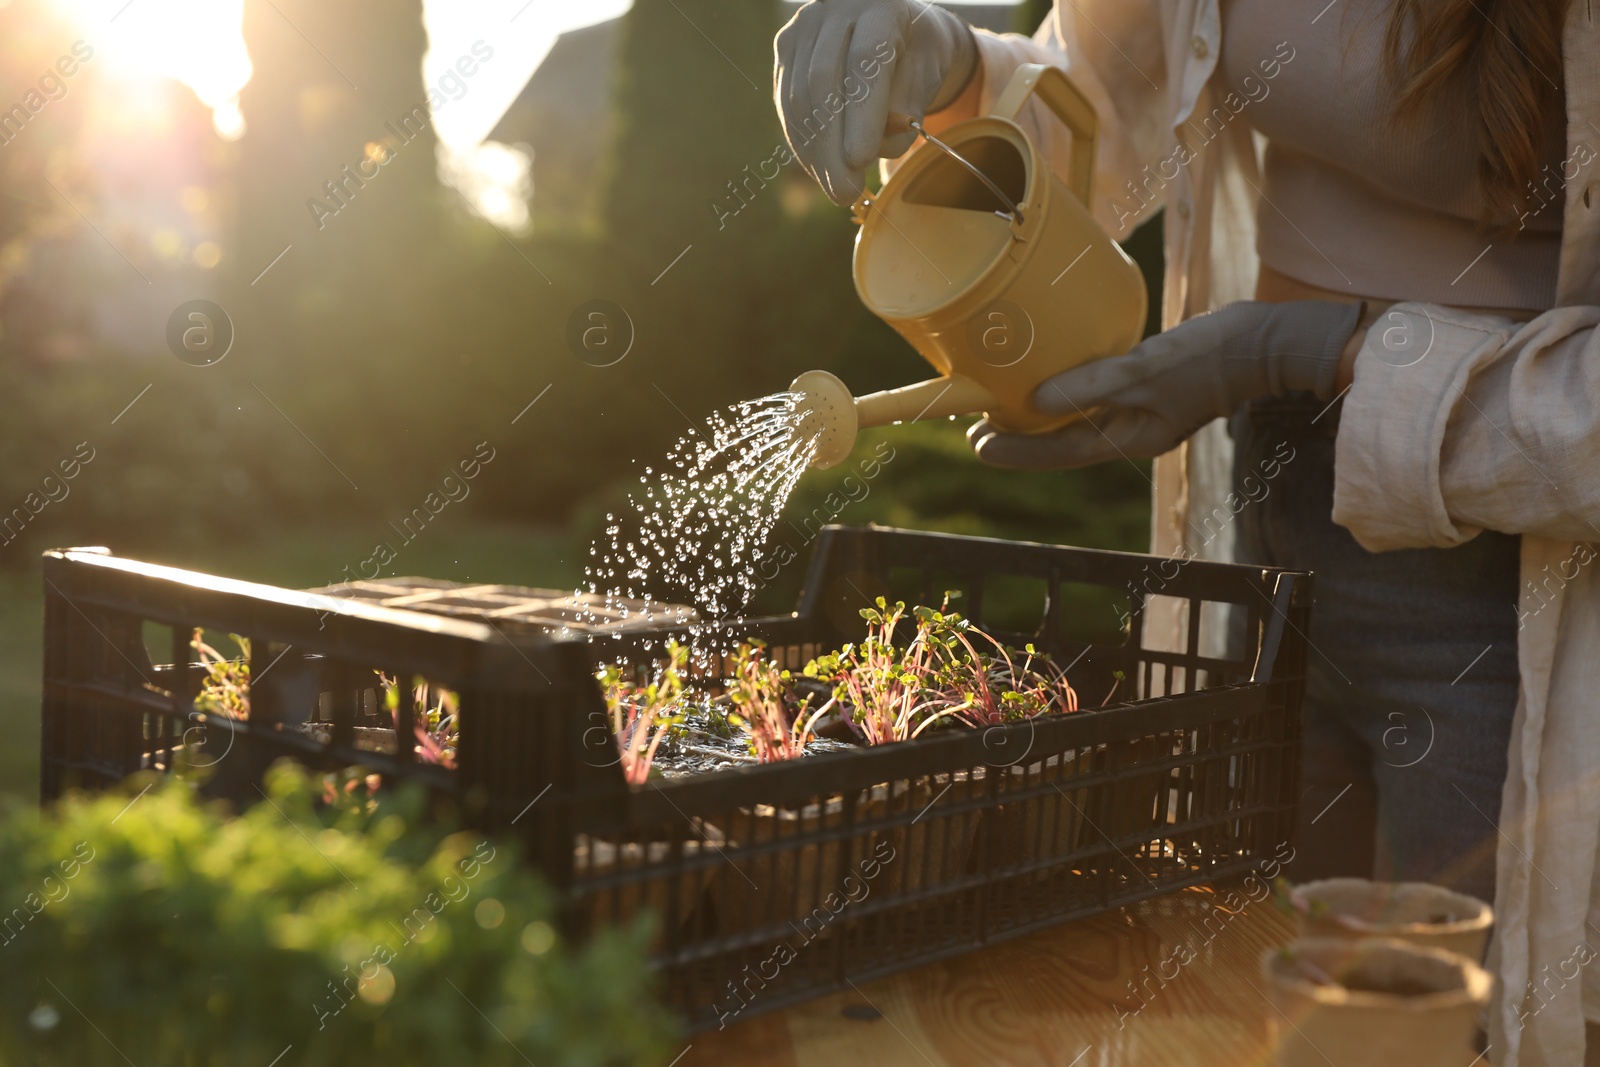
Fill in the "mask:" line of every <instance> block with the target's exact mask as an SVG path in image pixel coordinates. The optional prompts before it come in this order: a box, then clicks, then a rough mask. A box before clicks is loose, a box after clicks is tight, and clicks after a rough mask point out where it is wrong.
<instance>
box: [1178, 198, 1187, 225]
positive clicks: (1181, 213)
mask: <svg viewBox="0 0 1600 1067" xmlns="http://www.w3.org/2000/svg"><path fill="white" fill-rule="evenodd" d="M1178 217H1179V218H1180V219H1184V220H1187V219H1188V218H1189V201H1188V200H1179V201H1178Z"/></svg>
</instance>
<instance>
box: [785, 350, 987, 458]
mask: <svg viewBox="0 0 1600 1067" xmlns="http://www.w3.org/2000/svg"><path fill="white" fill-rule="evenodd" d="M789 388H790V390H791V391H792V392H795V393H799V394H800V400H799V402H798V404H797V410H798V411H799V413H800V416H801V422H800V432H801V433H802V434H805V435H815V436H816V438H817V451H816V455H815V456H814V457H813V458H812V460H811V465H812V466H813V467H816V468H818V469H819V470H826V469H828V468H829V467H837V466H838V465H839V464H841V463H843V462H844V461H845V459H847V458H848V457H849V455H850V451H851V450H852V449H853V448H854V447H855V443H856V434H857V433H858V432H860V431H861V430H862V429H863V428H865V427H868V426H888V425H890V424H891V423H897V422H915V421H916V420H918V419H942V418H947V417H948V416H951V415H972V414H976V413H978V412H981V411H985V410H987V409H988V408H990V407H992V406H993V404H994V395H993V394H992V393H990V392H989V390H987V389H985V388H984V387H983V386H981V385H979V384H978V383H977V382H975V381H973V380H972V379H971V378H968V377H966V376H965V375H961V374H951V375H946V376H945V377H942V378H933V379H930V380H928V381H925V382H918V383H917V384H916V385H906V386H901V387H900V388H899V389H885V390H883V391H882V392H879V393H868V394H867V395H866V396H862V397H855V396H851V395H850V390H849V389H848V388H847V387H846V386H845V384H844V382H842V381H840V380H839V379H838V377H837V376H835V375H832V374H829V373H828V372H827V371H825V370H812V371H806V372H805V373H804V374H802V375H800V377H798V378H796V379H795V380H794V383H793V384H792V385H790V386H789Z"/></svg>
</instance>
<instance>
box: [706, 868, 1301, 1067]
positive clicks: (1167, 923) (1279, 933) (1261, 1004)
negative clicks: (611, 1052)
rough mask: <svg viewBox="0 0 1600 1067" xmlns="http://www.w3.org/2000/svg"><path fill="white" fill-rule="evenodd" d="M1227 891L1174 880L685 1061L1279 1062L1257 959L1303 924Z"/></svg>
mask: <svg viewBox="0 0 1600 1067" xmlns="http://www.w3.org/2000/svg"><path fill="white" fill-rule="evenodd" d="M1255 885H1256V886H1257V887H1258V888H1257V895H1260V890H1259V885H1260V883H1255ZM1230 889H1236V887H1235V886H1221V887H1218V888H1217V889H1216V890H1211V889H1190V890H1185V891H1183V892H1179V893H1174V894H1171V895H1168V896H1165V897H1161V898H1159V899H1156V900H1150V901H1146V902H1144V903H1142V904H1138V905H1135V906H1133V907H1130V908H1125V909H1123V910H1121V911H1117V912H1113V913H1112V914H1110V915H1102V916H1099V917H1097V918H1093V919H1083V920H1080V921H1077V922H1071V923H1065V924H1063V925H1061V926H1057V927H1052V928H1051V929H1048V930H1044V931H1041V932H1039V933H1035V934H1031V935H1028V936H1026V937H1022V938H1018V939H1016V940H1014V941H1007V942H1004V943H1002V944H999V945H995V946H992V947H990V948H985V949H981V950H979V951H977V952H972V953H969V954H967V955H965V956H961V957H958V958H956V959H953V960H946V961H943V962H940V963H933V964H929V965H927V966H925V967H920V968H917V969H916V970H912V971H906V972H904V973H902V974H898V975H894V976H892V977H889V978H885V979H882V980H880V981H876V982H870V983H867V984H865V985H862V986H861V987H860V990H859V992H855V991H851V992H847V993H842V994H838V995H835V996H830V997H824V998H822V999H820V1000H815V1001H812V1002H810V1003H808V1004H803V1005H800V1006H799V1007H795V1008H791V1009H789V1010H787V1011H783V1012H774V1013H772V1014H769V1015H763V1016H758V1017H756V1018H753V1019H750V1020H747V1021H743V1022H738V1023H735V1024H732V1025H730V1026H729V1027H728V1028H727V1029H725V1030H721V1031H712V1032H710V1033H705V1034H700V1035H698V1036H696V1037H695V1038H693V1040H692V1042H690V1044H689V1047H688V1051H687V1053H686V1054H685V1055H684V1056H683V1058H682V1059H681V1060H679V1061H678V1063H677V1067H697V1065H707V1064H740V1065H749V1067H833V1065H836V1064H866V1065H868V1067H900V1065H902V1064H903V1065H905V1067H930V1065H931V1067H965V1065H967V1064H982V1065H989V1064H1023V1065H1030V1067H1121V1065H1124V1064H1127V1065H1140V1067H1142V1065H1145V1064H1154V1065H1159V1067H1255V1065H1265V1064H1270V1063H1271V1041H1272V1036H1271V1019H1272V1018H1273V1016H1274V1011H1273V1008H1272V1007H1271V1005H1269V1004H1268V1003H1267V1000H1266V997H1265V995H1264V987H1263V985H1262V982H1261V979H1260V977H1259V974H1260V972H1259V966H1260V958H1261V954H1262V952H1263V951H1264V950H1266V949H1268V948H1271V947H1275V946H1278V945H1282V944H1284V943H1286V942H1287V941H1289V940H1290V938H1291V937H1292V935H1293V932H1294V927H1293V923H1292V921H1291V920H1290V919H1289V918H1288V917H1287V916H1285V915H1284V914H1283V913H1282V912H1280V911H1279V910H1278V909H1277V908H1275V907H1274V906H1273V904H1272V902H1271V901H1270V900H1268V901H1266V902H1264V903H1260V904H1247V905H1246V906H1245V907H1244V908H1242V909H1240V910H1238V911H1235V912H1231V913H1230V912H1228V911H1227V910H1226V909H1224V908H1222V907H1220V904H1221V901H1222V900H1223V899H1224V898H1228V891H1229V890H1230ZM1241 898H1242V894H1240V895H1239V896H1235V897H1232V898H1230V899H1232V900H1235V901H1237V900H1239V899H1241ZM847 1011H848V1013H847ZM877 1013H881V1018H879V1017H874V1016H875V1015H876V1014H877ZM862 1015H865V1016H867V1018H866V1019H861V1018H857V1017H856V1016H862Z"/></svg>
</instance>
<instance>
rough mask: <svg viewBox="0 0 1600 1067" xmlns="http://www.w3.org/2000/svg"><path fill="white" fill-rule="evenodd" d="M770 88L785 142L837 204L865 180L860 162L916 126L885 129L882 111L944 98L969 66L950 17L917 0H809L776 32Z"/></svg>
mask: <svg viewBox="0 0 1600 1067" xmlns="http://www.w3.org/2000/svg"><path fill="white" fill-rule="evenodd" d="M774 50H775V52H776V53H777V58H776V63H775V66H774V70H773V76H772V77H773V94H774V96H775V98H776V101H777V105H778V115H779V117H780V118H782V120H783V128H784V133H785V135H786V136H787V137H788V138H789V146H790V147H791V148H792V149H794V154H795V156H796V157H797V158H798V159H799V160H800V165H801V166H803V167H805V169H806V171H807V172H809V173H810V175H811V176H812V177H813V178H815V179H816V180H817V182H818V184H820V185H821V186H822V188H823V191H824V192H826V193H827V194H828V196H829V197H830V198H831V199H832V200H833V202H834V203H836V204H841V205H848V204H852V203H854V202H855V201H856V200H857V198H859V197H860V196H861V194H862V193H863V192H864V191H865V189H866V168H867V167H868V166H870V165H871V164H872V163H874V162H876V161H877V160H878V159H879V158H880V157H887V158H890V159H893V158H896V157H898V156H901V155H904V154H905V152H906V151H907V150H908V149H909V148H910V147H911V145H912V143H913V142H914V141H915V140H916V137H917V135H916V134H915V133H912V132H911V131H909V130H906V131H900V132H895V133H892V134H888V135H886V133H885V130H886V127H887V126H888V122H889V114H890V112H894V113H896V114H900V115H908V116H910V117H912V118H916V119H920V118H922V117H923V116H925V115H927V114H928V113H929V112H931V111H938V110H939V109H941V108H944V107H947V106H949V105H950V104H951V103H952V102H954V101H955V99H956V98H957V97H958V96H960V95H961V91H962V90H963V89H965V88H966V86H967V83H968V81H970V80H971V78H972V75H973V72H974V71H976V70H977V66H978V46H977V43H976V42H975V41H973V39H972V31H971V29H969V28H968V26H967V24H966V23H965V22H964V21H962V19H961V18H960V17H959V16H956V15H952V14H951V13H950V12H948V11H945V10H943V9H941V8H938V7H935V6H933V5H932V4H929V3H923V2H922V0H815V2H813V3H809V4H806V5H805V6H804V7H802V8H801V9H800V10H799V11H798V12H796V13H795V16H794V18H792V19H790V20H789V24H788V25H787V26H785V27H784V28H783V29H782V30H780V31H778V38H777V40H776V41H775V42H774Z"/></svg>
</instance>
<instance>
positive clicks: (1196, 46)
mask: <svg viewBox="0 0 1600 1067" xmlns="http://www.w3.org/2000/svg"><path fill="white" fill-rule="evenodd" d="M1189 50H1190V51H1192V52H1193V53H1194V57H1195V58H1196V59H1204V58H1205V57H1206V56H1209V55H1210V54H1211V46H1210V45H1208V44H1206V39H1205V38H1204V37H1201V36H1200V35H1199V34H1198V33H1197V34H1195V35H1194V36H1193V37H1191V38H1189Z"/></svg>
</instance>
